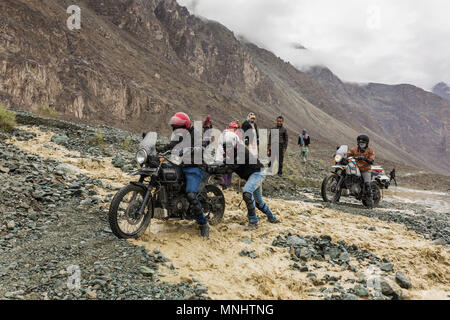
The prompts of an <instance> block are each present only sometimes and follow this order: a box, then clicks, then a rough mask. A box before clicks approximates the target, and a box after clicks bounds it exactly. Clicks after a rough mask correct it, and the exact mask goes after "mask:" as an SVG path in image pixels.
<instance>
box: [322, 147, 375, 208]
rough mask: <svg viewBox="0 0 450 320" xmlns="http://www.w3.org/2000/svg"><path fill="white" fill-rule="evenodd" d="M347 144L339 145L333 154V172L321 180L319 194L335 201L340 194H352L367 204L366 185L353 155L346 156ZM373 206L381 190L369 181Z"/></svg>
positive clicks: (324, 199)
mask: <svg viewBox="0 0 450 320" xmlns="http://www.w3.org/2000/svg"><path fill="white" fill-rule="evenodd" d="M347 152H348V146H341V147H340V148H339V149H338V150H337V152H336V155H335V159H334V161H335V163H336V164H335V165H334V166H333V169H334V171H333V174H331V175H330V176H328V177H326V178H325V179H324V180H323V182H322V188H321V194H322V199H323V201H325V202H332V203H337V202H339V201H340V198H341V196H353V197H355V198H356V199H357V200H361V201H362V203H363V205H364V206H366V207H367V206H368V201H367V197H366V194H367V192H366V187H365V184H364V180H363V178H362V176H361V172H360V171H359V168H358V166H357V164H356V159H355V158H353V157H349V158H347ZM371 188H372V194H373V206H374V207H376V206H378V204H379V203H380V200H381V191H380V188H379V187H378V185H377V184H376V183H371Z"/></svg>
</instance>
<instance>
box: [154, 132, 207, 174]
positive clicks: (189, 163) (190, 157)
mask: <svg viewBox="0 0 450 320" xmlns="http://www.w3.org/2000/svg"><path fill="white" fill-rule="evenodd" d="M183 131H184V132H183V134H181V135H173V136H172V140H171V141H170V143H169V144H167V145H165V146H162V147H159V148H157V151H158V152H167V151H169V150H175V152H176V153H177V154H178V155H180V156H182V159H186V163H185V161H184V160H183V162H182V167H184V168H190V167H199V166H202V165H203V147H205V143H206V142H205V141H202V133H201V132H199V131H197V130H195V129H194V127H190V128H189V130H183ZM188 133H189V135H188ZM196 136H197V137H200V140H199V142H200V144H198V143H197V145H196V141H195V137H196ZM197 139H198V138H197ZM180 144H181V145H180ZM194 149H201V150H202V151H201V153H200V156H201V158H200V159H202V163H201V164H195V151H194ZM197 153H198V152H197Z"/></svg>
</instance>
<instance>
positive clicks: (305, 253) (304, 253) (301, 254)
mask: <svg viewBox="0 0 450 320" xmlns="http://www.w3.org/2000/svg"><path fill="white" fill-rule="evenodd" d="M295 254H296V255H297V257H298V258H300V259H303V260H305V261H308V260H309V259H311V252H310V251H309V250H308V248H305V247H303V248H301V249H300V250H298V249H296V250H295Z"/></svg>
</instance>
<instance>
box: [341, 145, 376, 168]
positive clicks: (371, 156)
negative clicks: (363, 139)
mask: <svg viewBox="0 0 450 320" xmlns="http://www.w3.org/2000/svg"><path fill="white" fill-rule="evenodd" d="M347 157H353V158H358V157H365V158H367V159H368V160H370V161H375V153H374V152H373V149H372V148H367V149H366V151H365V152H363V153H361V152H360V151H359V149H358V147H354V148H353V149H351V150H350V151H349V152H347ZM356 164H357V165H358V168H359V171H361V173H365V172H370V171H371V170H372V166H371V165H370V164H368V163H367V162H366V161H364V160H363V161H356Z"/></svg>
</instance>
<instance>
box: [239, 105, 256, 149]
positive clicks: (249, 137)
mask: <svg viewBox="0 0 450 320" xmlns="http://www.w3.org/2000/svg"><path fill="white" fill-rule="evenodd" d="M242 131H243V132H244V143H245V145H246V146H247V148H248V149H249V150H250V152H252V153H253V155H254V156H258V152H259V132H258V126H257V125H256V115H255V114H254V113H253V112H250V113H249V114H248V116H247V120H246V121H245V122H244V123H243V124H242Z"/></svg>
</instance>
